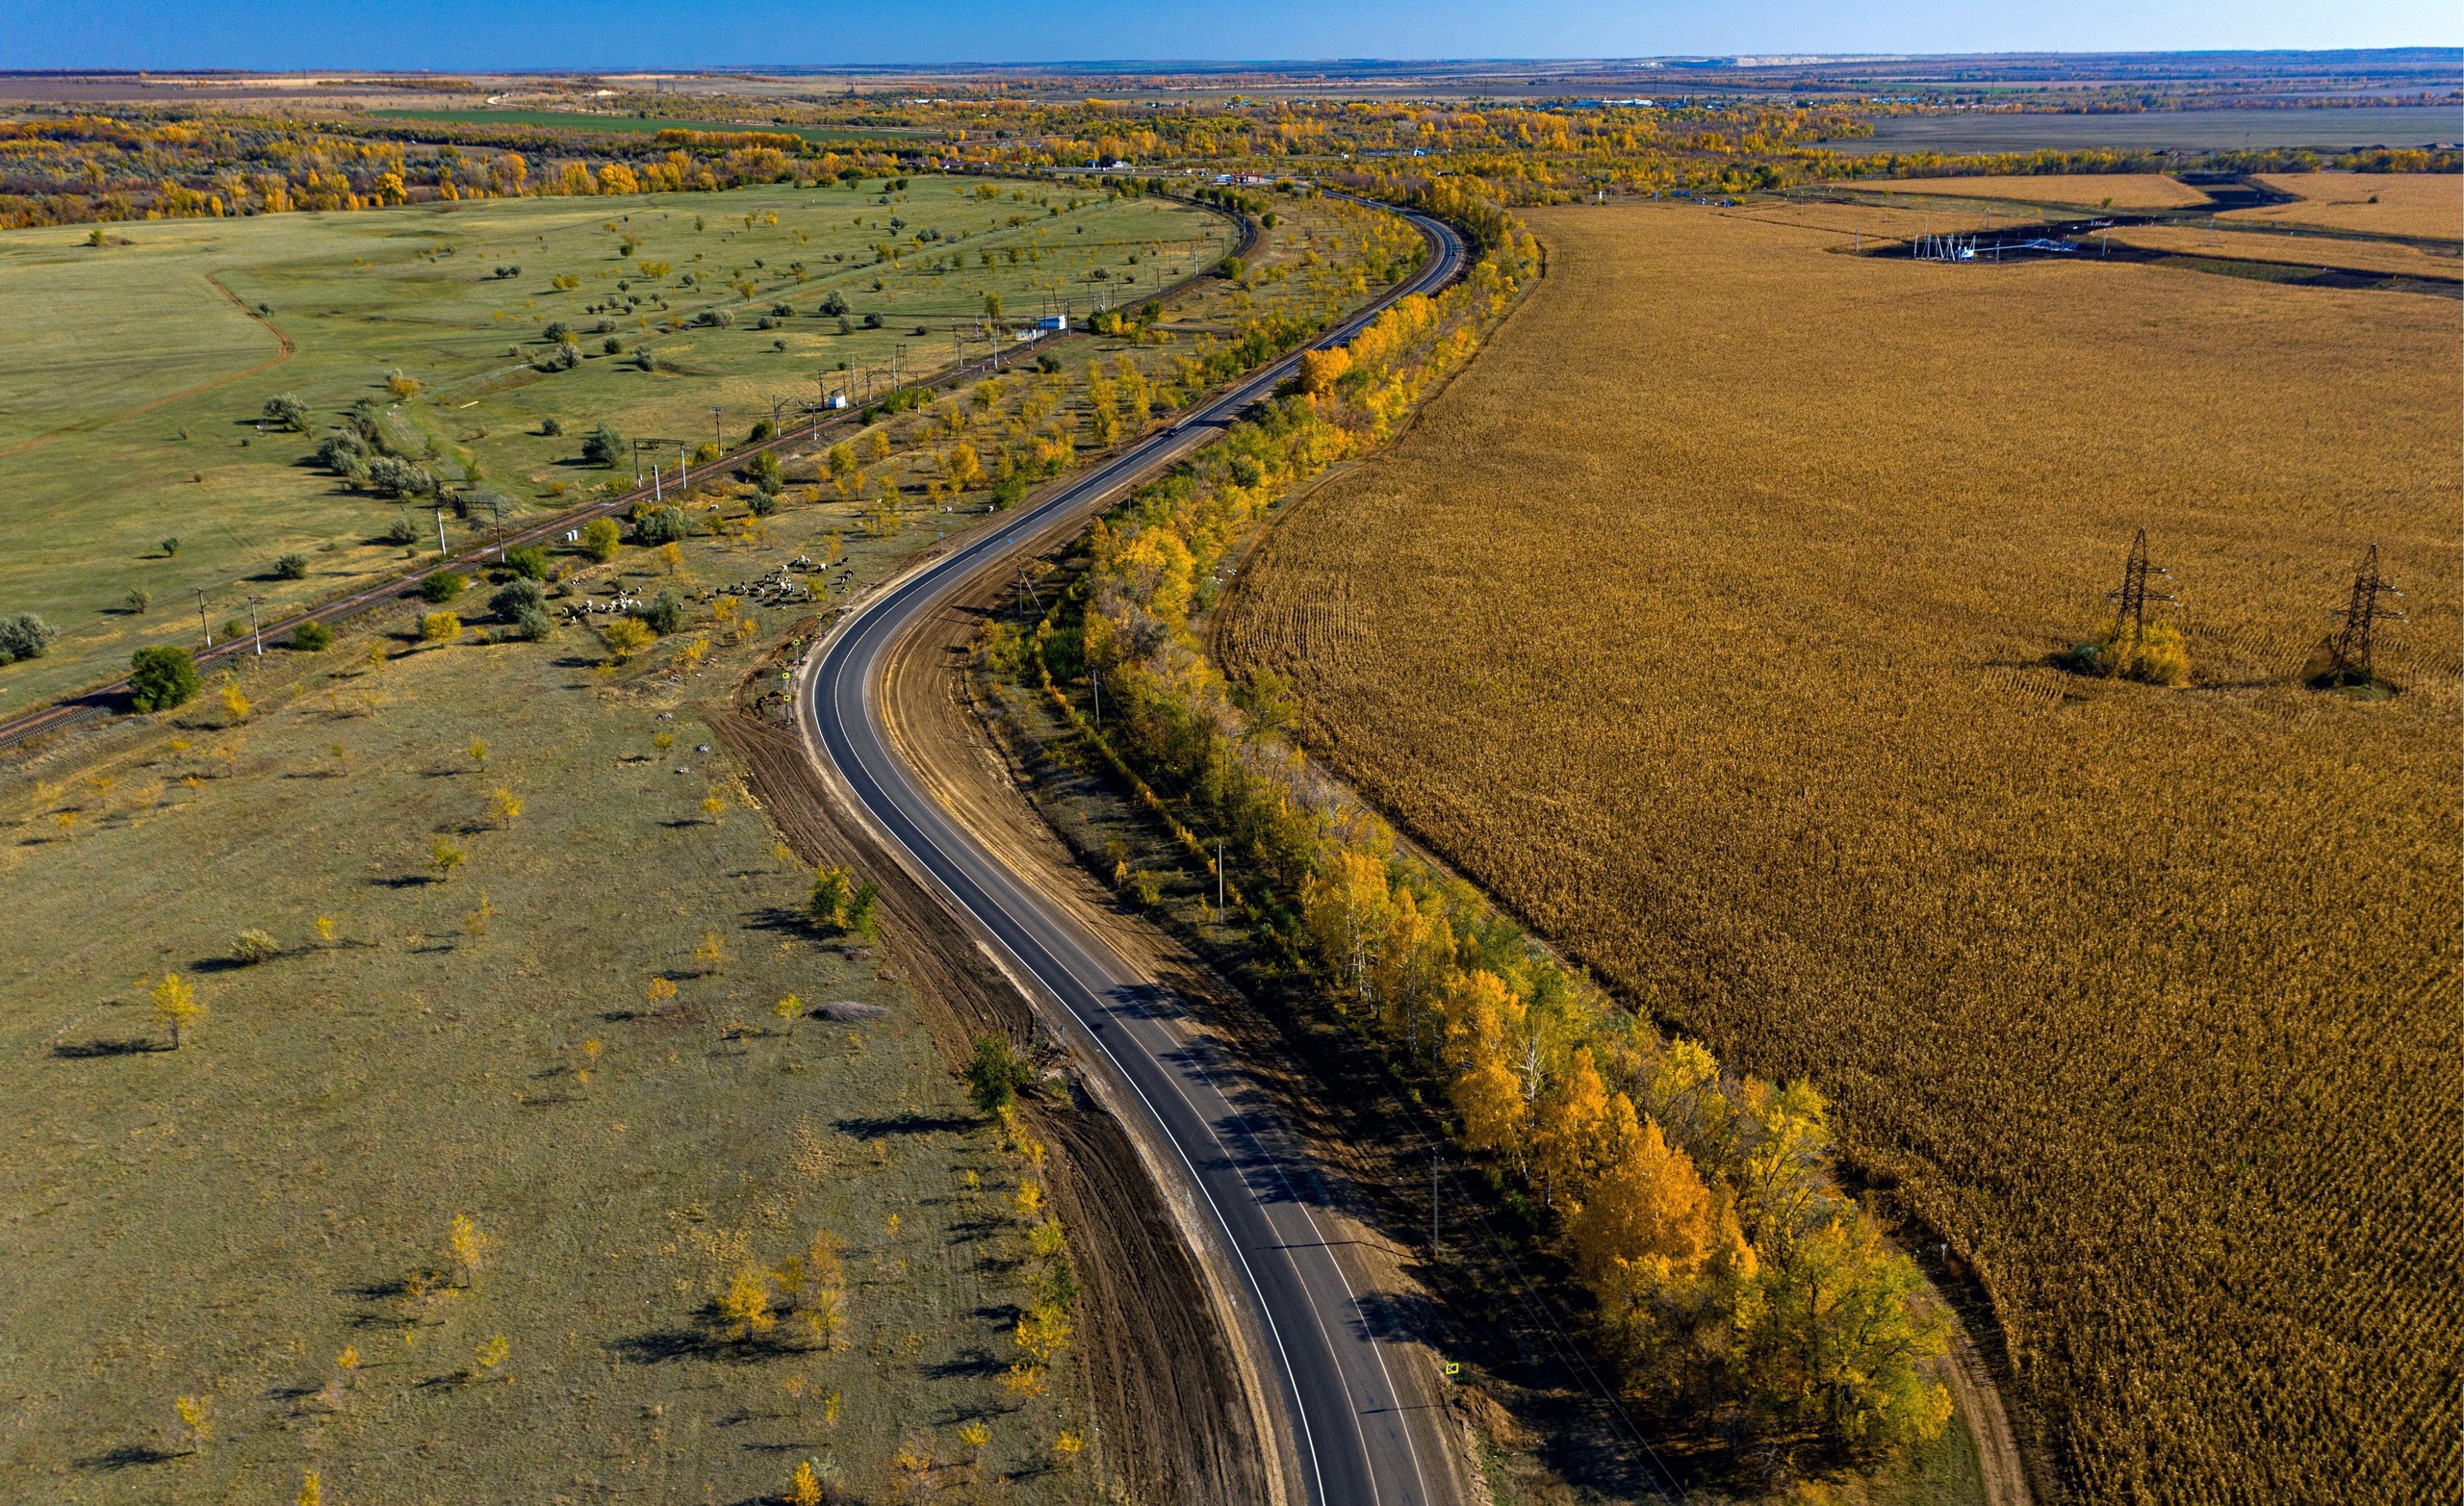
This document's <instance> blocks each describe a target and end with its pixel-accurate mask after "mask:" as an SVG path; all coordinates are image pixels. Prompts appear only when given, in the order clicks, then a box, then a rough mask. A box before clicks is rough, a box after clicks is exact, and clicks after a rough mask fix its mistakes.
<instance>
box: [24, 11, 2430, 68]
mask: <svg viewBox="0 0 2464 1506" xmlns="http://www.w3.org/2000/svg"><path fill="white" fill-rule="evenodd" d="M2459 42H2464V6H2458V5H2457V4H2456V3H2455V0H2363V3H2358V4H2333V5H2330V4H2325V3H2323V0H2229V3H2228V0H2054V3H2050V4H2047V3H2016V0H1876V3H1864V4H1851V3H1842V0H1722V3H1718V4H1707V3H1704V0H1693V3H1690V4H1674V3H1668V0H1553V3H1532V4H1525V5H1499V4H1478V3H1474V0H1426V3H1417V4H1406V3H1403V0H1248V3H1242V4H1224V3H1210V4H1199V3H1193V0H1023V3H1018V0H1013V3H1000V0H973V3H969V0H880V3H874V4H862V3H856V4H841V5H835V6H829V7H822V6H814V5H796V4H792V3H789V4H782V3H779V0H768V3H764V4H759V5H755V4H749V3H745V0H698V3H690V4H684V3H674V0H601V3H590V4H584V3H573V0H568V3H562V4H555V3H544V0H250V3H245V4H241V3H235V0H177V3H167V0H154V3H143V0H0V66H6V67H14V68H29V67H155V68H179V67H207V66H217V67H248V68H382V67H398V68H415V67H427V68H440V69H451V68H486V67H508V68H513V67H638V66H651V67H655V66H675V67H683V66H695V65H706V64H754V65H759V64H887V63H943V62H1062V61H1072V60H1090V59H1096V60H1101V59H1159V60H1160V59H1178V60H1208V59H1273V58H1334V57H1347V58H1546V57H1560V58H1562V57H1575V58H1601V57H1641V56H1651V55H1668V54H1688V53H1693V54H1701V53H1713V54H1732V53H1739V52H1744V53H1765V52H2009V51H2066V52H2078V51H2109V50H2111V51H2123V50H2133V51H2135V50H2150V49H2172V48H2196V49H2211V48H2213V49H2238V48H2251V47H2387V46H2422V45H2433V44H2435V45H2454V44H2457V43H2459Z"/></svg>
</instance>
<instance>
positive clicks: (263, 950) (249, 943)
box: [231, 926, 282, 967]
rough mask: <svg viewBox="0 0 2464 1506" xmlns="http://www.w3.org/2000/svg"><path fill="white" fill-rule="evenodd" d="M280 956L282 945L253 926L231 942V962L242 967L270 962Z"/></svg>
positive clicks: (267, 933) (269, 933)
mask: <svg viewBox="0 0 2464 1506" xmlns="http://www.w3.org/2000/svg"><path fill="white" fill-rule="evenodd" d="M280 956H282V943H281V942H279V941H276V940H275V939H274V938H273V936H272V933H271V932H263V931H259V930H257V929H256V928H255V927H254V926H251V927H249V928H248V929H247V930H245V931H244V932H240V934H239V935H238V936H236V937H234V938H233V939H232V942H231V960H232V961H234V962H237V963H239V964H240V965H241V966H242V967H254V966H255V965H256V964H258V963H259V962H270V961H272V960H273V959H274V958H275V957H280Z"/></svg>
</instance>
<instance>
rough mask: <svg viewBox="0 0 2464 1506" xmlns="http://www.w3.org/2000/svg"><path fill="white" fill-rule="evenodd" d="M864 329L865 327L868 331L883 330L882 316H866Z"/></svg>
mask: <svg viewBox="0 0 2464 1506" xmlns="http://www.w3.org/2000/svg"><path fill="white" fill-rule="evenodd" d="M864 327H865V328H866V329H879V328H881V327H882V317H881V316H880V315H878V314H867V315H865V316H864Z"/></svg>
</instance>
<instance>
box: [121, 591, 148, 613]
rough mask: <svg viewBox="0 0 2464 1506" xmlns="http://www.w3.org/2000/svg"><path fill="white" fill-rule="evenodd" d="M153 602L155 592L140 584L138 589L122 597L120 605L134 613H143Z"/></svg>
mask: <svg viewBox="0 0 2464 1506" xmlns="http://www.w3.org/2000/svg"><path fill="white" fill-rule="evenodd" d="M153 604H154V593H153V592H151V591H148V590H146V589H145V588H144V587H143V586H139V587H138V588H137V589H136V590H134V591H131V592H130V593H129V594H128V595H126V596H124V597H122V598H120V605H121V606H122V607H123V608H125V609H126V610H127V611H129V612H132V613H142V612H143V611H144V610H145V609H146V608H147V607H149V606H152V605H153Z"/></svg>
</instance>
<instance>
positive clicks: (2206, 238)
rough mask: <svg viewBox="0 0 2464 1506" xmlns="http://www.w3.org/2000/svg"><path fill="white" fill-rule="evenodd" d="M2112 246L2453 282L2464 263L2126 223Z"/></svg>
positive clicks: (2404, 248) (2387, 249)
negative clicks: (2348, 269) (2127, 246)
mask: <svg viewBox="0 0 2464 1506" xmlns="http://www.w3.org/2000/svg"><path fill="white" fill-rule="evenodd" d="M2112 234H2113V239H2114V244H2116V245H2136V246H2143V247H2145V248H2146V249H2148V250H2150V251H2170V252H2174V253H2176V254H2178V255H2182V256H2214V257H2221V258H2224V259H2226V260H2230V261H2239V262H2281V263H2284V264H2286V265H2289V266H2295V267H2342V268H2350V269H2351V270H2353V271H2359V272H2393V273H2395V274H2396V275H2398V276H2400V277H2423V278H2427V279H2430V280H2432V281H2436V282H2454V281H2456V280H2457V279H2458V278H2459V277H2464V260H2459V259H2458V258H2457V257H2456V256H2454V255H2453V254H2451V253H2450V254H2447V255H2441V254H2439V253H2438V252H2436V251H2428V250H2424V249H2423V248H2422V247H2420V246H2417V245H2404V244H2400V243H2399V242H2391V241H2347V240H2342V239H2336V238H2328V237H2322V236H2269V235H2258V234H2253V233H2251V232H2248V231H2240V232H2235V231H2229V230H2210V229H2208V228H2206V227H2205V226H2203V225H2126V226H2123V227H2122V228H2120V229H2118V230H2116V231H2114V232H2113V233H2112Z"/></svg>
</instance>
